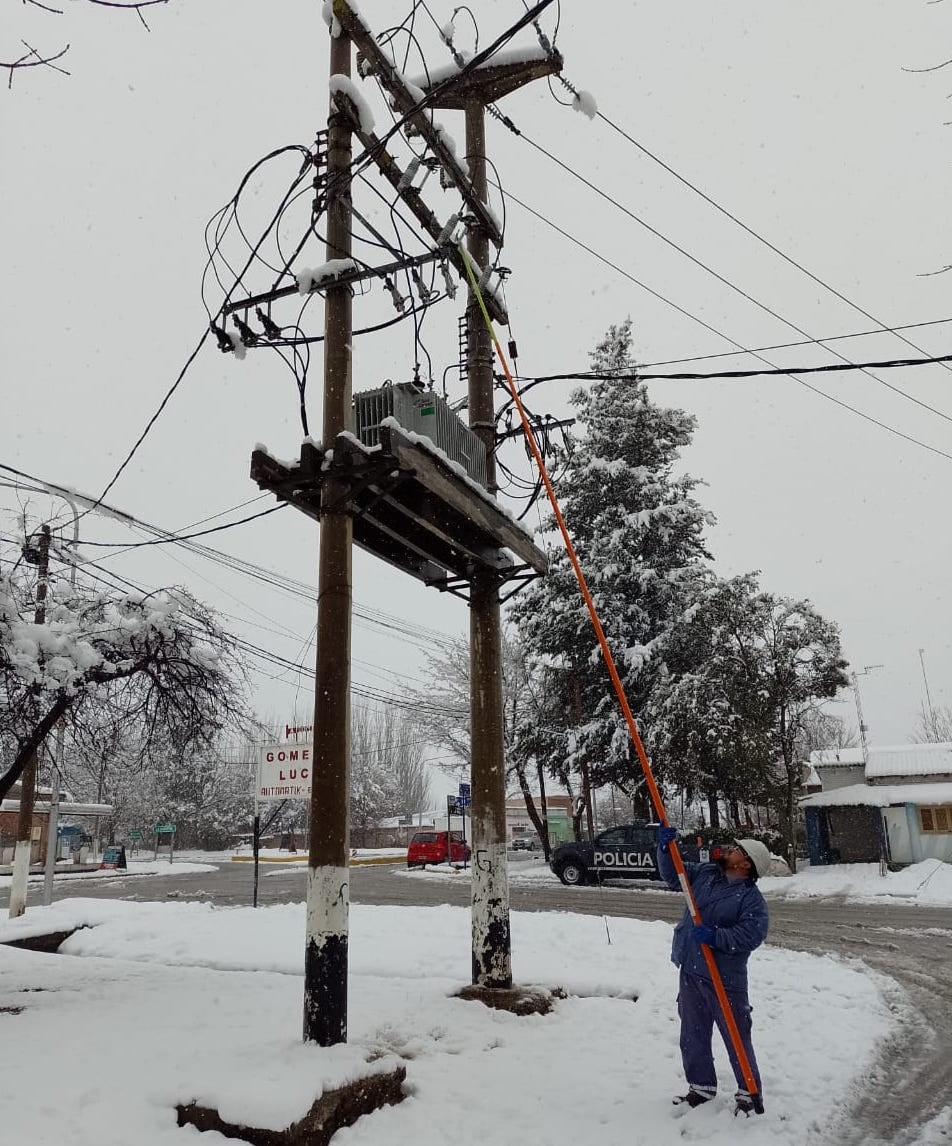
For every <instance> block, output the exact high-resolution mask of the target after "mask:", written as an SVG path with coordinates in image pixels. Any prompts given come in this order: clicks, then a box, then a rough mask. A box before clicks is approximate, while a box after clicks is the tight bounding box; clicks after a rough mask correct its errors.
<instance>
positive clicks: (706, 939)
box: [694, 923, 715, 947]
mask: <svg viewBox="0 0 952 1146" xmlns="http://www.w3.org/2000/svg"><path fill="white" fill-rule="evenodd" d="M714 934H715V932H714V928H713V927H708V925H707V924H706V923H695V924H694V938H695V941H696V942H698V943H706V944H707V945H708V947H713V946H714Z"/></svg>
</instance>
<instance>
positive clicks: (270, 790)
mask: <svg viewBox="0 0 952 1146" xmlns="http://www.w3.org/2000/svg"><path fill="white" fill-rule="evenodd" d="M313 755H314V745H313V744H304V743H302V744H288V743H283V744H264V745H262V746H261V747H260V748H259V749H258V774H257V779H256V787H255V796H256V798H257V800H258V801H259V802H260V801H262V800H310V798H311V758H312V757H313Z"/></svg>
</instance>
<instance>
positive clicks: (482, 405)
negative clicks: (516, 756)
mask: <svg viewBox="0 0 952 1146" xmlns="http://www.w3.org/2000/svg"><path fill="white" fill-rule="evenodd" d="M465 115H466V162H467V163H468V164H469V174H470V179H471V180H472V186H473V190H474V192H475V193H476V196H477V197H478V199H479V200H480V201H481V202H483V203H485V202H487V201H488V198H489V190H488V185H487V181H486V112H485V109H484V107H483V105H482V103H479V102H476V101H475V100H472V101H470V102H468V103H467V104H466V110H465ZM467 246H468V248H469V252H470V254H471V255H472V256H473V258H474V259H475V261H476V262H477V263H478V265H479V266H480V267H486V266H488V265H489V239H488V237H487V235H486V232H485V231H484V230H483V228H482V227H481V226H480V225H479V224H478V222H476V221H475V220H474V222H473V223H472V224H471V225H470V227H469V235H468V243H467ZM466 322H467V330H468V335H469V361H468V363H467V373H468V384H469V425H470V429H471V430H472V431H473V432H474V433H475V434H476V435H477V436H478V437H479V438H481V439H482V441H483V442H484V443H485V445H486V478H487V481H486V486H487V489H488V490H489V491H490V493H492V494H495V493H496V489H497V486H496V453H495V451H496V410H495V404H494V402H493V358H492V354H493V351H492V342H491V340H490V335H489V331H488V330H487V328H486V325H485V323H484V322H483V316H482V312H481V311H480V308H479V301H478V299H477V298H476V294H475V292H474V291H473V289H472V287H470V288H469V297H468V300H467V306H466ZM469 609H470V611H469V655H470V727H471V728H472V730H473V731H472V747H471V760H472V798H473V803H472V817H473V818H472V836H473V881H472V905H473V910H472V938H473V983H474V984H475V985H476V986H479V987H511V986H512V947H511V940H510V927H509V869H508V866H507V860H506V750H505V740H504V736H503V698H502V672H501V665H502V617H501V608H500V604H499V589H498V584H497V580H496V577H495V576H494V574H493V573H492V572H491V571H489V570H486V569H480V570H477V571H476V573H475V574H474V576H473V582H472V587H471V589H470V598H469Z"/></svg>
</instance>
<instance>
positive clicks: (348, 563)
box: [304, 4, 353, 1046]
mask: <svg viewBox="0 0 952 1146" xmlns="http://www.w3.org/2000/svg"><path fill="white" fill-rule="evenodd" d="M336 7H337V5H336V4H335V8H336ZM338 31H339V34H338V35H336V36H335V35H333V34H331V38H330V74H331V75H332V76H334V75H340V76H347V77H348V78H349V77H350V74H351V41H350V37H349V36H348V35H347V33H346V32H345V31H344V30H343V29H338ZM350 165H351V128H350V124H349V121H348V120H347V119H346V117H345V116H343V115H341V114H340V113H338V112H334V111H333V110H332V113H331V114H330V116H329V117H328V140H327V258H328V261H329V260H331V259H346V258H349V257H350V254H351V201H350ZM351 329H352V305H351V288H350V286H349V285H344V286H329V287H328V288H327V290H326V296H325V310H324V333H325V339H326V341H325V343H324V424H323V427H322V434H323V442H324V445H325V447H326V448H328V449H331V448H333V446H334V443H335V440H336V438H337V435H338V434H339V433H342V432H343V431H345V430H349V429H351V428H352V420H353V415H352V413H351V402H352V398H351ZM341 492H343V494H344V496H340V494H341ZM321 502H322V504H321V533H320V559H319V570H318V592H317V666H316V673H315V682H314V684H315V691H314V759H313V769H312V789H311V818H310V843H309V851H308V872H307V932H306V940H305V954H304V1038H305V1040H306V1041H309V1042H316V1043H319V1044H320V1045H321V1046H333V1045H335V1044H336V1043H341V1042H346V1040H347V948H348V915H349V907H350V865H349V860H348V849H347V843H348V818H349V788H350V784H349V780H350V776H349V773H350V646H351V605H352V596H353V589H352V558H353V517H352V516H351V511H350V508H349V506H348V504H347V497H346V490H344V491H340V490H337V489H336V488H335V485H334V483H332V482H329V483H328V485H327V488H326V489H325V490H324V491H323V494H322V499H321ZM328 507H330V508H328ZM335 507H336V508H335Z"/></svg>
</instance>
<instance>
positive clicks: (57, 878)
mask: <svg viewBox="0 0 952 1146" xmlns="http://www.w3.org/2000/svg"><path fill="white" fill-rule="evenodd" d="M127 862H128V868H127V869H126V871H118V870H108V869H107V870H104V871H99V870H97V871H78V872H76V873H75V874H73V873H71V872H70V870H69V867H68V866H66V867H63V866H60V867H57V869H56V873H55V875H54V877H53V878H54V883H55V884H57V885H59V884H60V883H61V882H62V881H63V880H69V881H71V882H72V881H73V880H79V879H82V880H89V879H126V878H127V877H128V876H130V875H164V876H170V875H174V876H179V875H198V874H200V873H201V872H205V871H214V870H215V865H214V864H213V863H195V862H193V861H190V860H179V859H176V860H175V861H174V862H173V863H171V864H170V863H169V861H168V859H167V858H166V859H158V860H151V859H148V860H132V859H130V860H128V861H127ZM12 882H13V876H11V875H0V888H4V887H9V886H10V884H11V883H12ZM42 882H43V873H42V872H39V873H33V874H31V876H30V883H31V884H34V883H42Z"/></svg>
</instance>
